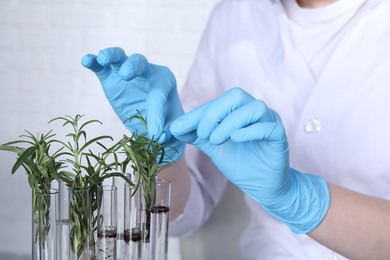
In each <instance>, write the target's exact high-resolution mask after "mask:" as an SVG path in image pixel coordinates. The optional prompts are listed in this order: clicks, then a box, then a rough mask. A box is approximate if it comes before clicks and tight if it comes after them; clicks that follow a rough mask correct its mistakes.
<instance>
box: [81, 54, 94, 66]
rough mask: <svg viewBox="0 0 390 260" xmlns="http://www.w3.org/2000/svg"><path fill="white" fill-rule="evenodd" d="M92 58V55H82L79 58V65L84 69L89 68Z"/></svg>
mask: <svg viewBox="0 0 390 260" xmlns="http://www.w3.org/2000/svg"><path fill="white" fill-rule="evenodd" d="M93 58H94V56H93V55H92V54H86V55H84V56H83V57H82V58H81V64H82V65H83V66H84V67H86V68H89V67H91V65H92V60H93Z"/></svg>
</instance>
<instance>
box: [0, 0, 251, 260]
mask: <svg viewBox="0 0 390 260" xmlns="http://www.w3.org/2000/svg"><path fill="white" fill-rule="evenodd" d="M216 2H217V0H186V1H183V0H0V143H5V142H8V141H10V140H14V139H16V138H18V136H19V135H20V134H22V133H23V131H24V130H29V131H32V132H33V133H36V132H43V131H47V130H48V129H49V128H53V126H50V127H49V126H47V121H49V120H50V119H52V118H54V117H56V116H63V115H66V114H68V115H75V114H86V115H87V117H88V118H93V119H99V120H101V121H102V122H103V123H104V126H103V127H101V128H99V129H98V128H93V129H90V134H91V135H96V134H103V133H104V134H109V135H112V136H113V137H118V138H119V137H121V136H122V134H123V133H126V130H125V129H124V128H123V127H122V125H121V122H120V121H119V120H118V119H117V117H116V116H115V114H114V112H113V111H112V109H111V107H110V106H109V104H108V102H107V101H106V99H105V97H104V94H103V91H102V90H101V89H100V85H99V83H98V81H97V79H96V78H95V76H94V75H93V74H92V73H90V72H89V71H87V70H86V69H84V68H83V67H82V66H81V65H80V59H81V57H82V56H83V55H84V54H86V53H88V52H89V53H97V52H98V51H99V50H101V49H103V48H105V47H109V46H120V47H122V48H124V50H125V51H126V52H127V53H128V54H130V53H134V52H139V53H142V54H144V55H146V56H147V57H148V59H149V61H150V62H152V63H156V64H163V65H166V66H168V67H170V69H171V70H172V71H173V73H174V74H175V75H176V78H177V82H178V86H179V88H180V87H181V86H182V85H183V83H184V81H185V77H186V74H187V72H188V70H189V67H190V65H191V62H192V59H193V57H194V54H195V51H196V48H197V45H198V42H199V39H200V36H201V32H202V30H203V29H204V26H205V24H206V22H207V18H208V16H209V14H210V12H211V9H212V7H213V6H214V5H215V3H216ZM62 131H63V130H61V129H57V132H59V133H61V132H62ZM14 161H15V156H14V155H12V154H9V153H6V152H0V252H10V253H19V254H27V255H28V254H30V250H31V249H30V243H31V194H30V193H31V192H30V189H29V187H28V184H27V178H26V175H25V174H24V173H23V172H17V173H16V174H15V175H13V176H11V174H10V170H11V167H12V164H13V163H14ZM229 194H230V195H229ZM229 196H230V197H229ZM227 198H228V199H226V201H225V202H223V203H222V205H221V206H220V207H219V209H218V210H217V212H216V213H215V214H214V215H213V216H212V217H211V220H210V221H209V223H207V225H206V226H205V227H204V228H202V229H201V230H200V231H198V232H196V233H194V234H193V235H192V236H190V237H188V238H186V239H183V240H182V244H183V246H182V248H184V249H183V250H182V251H183V255H184V256H186V254H187V256H186V258H184V257H183V258H184V259H190V255H192V257H193V258H194V259H202V258H204V259H212V258H209V257H208V256H206V255H207V254H208V253H207V252H204V251H205V250H206V249H205V248H203V249H201V247H202V244H210V243H208V242H210V241H209V240H207V237H209V238H210V239H214V240H215V239H218V234H219V237H220V238H221V239H222V240H221V241H222V242H221V246H223V245H226V243H225V244H223V243H224V242H223V239H227V238H226V236H225V235H224V232H226V230H227V228H226V227H227V226H232V224H231V223H229V222H228V224H226V222H225V224H223V223H224V222H223V221H229V216H230V213H232V214H233V213H234V211H235V210H230V211H227V212H228V214H225V213H226V211H224V206H223V205H225V204H226V205H230V203H231V202H232V201H238V203H241V197H240V193H238V191H237V190H234V189H233V190H232V189H231V190H230V191H229V193H228V194H227ZM239 207H242V206H239ZM228 208H229V206H228ZM230 209H232V208H231V207H230ZM236 217H237V216H236ZM236 217H235V218H236ZM230 219H233V216H231V217H230ZM242 220H244V222H245V216H244V218H242V219H241V220H240V221H238V222H240V223H242V222H243V221H242ZM218 223H220V224H219V227H218ZM221 223H222V224H221ZM233 226H234V225H233ZM210 227H211V228H210ZM237 227H239V225H238V226H237ZM202 230H203V231H202ZM210 230H211V231H212V234H214V235H211V236H210V232H211V231H210ZM213 230H214V231H215V232H214V231H213ZM239 230H241V229H240V228H239ZM216 232H217V233H216ZM218 232H219V233H218ZM235 232H236V233H237V230H235ZM204 233H206V234H208V235H206V236H204V235H202V234H204ZM205 237H206V238H205ZM224 237H225V238H224ZM229 241H230V242H227V243H228V244H229V243H231V244H232V246H230V247H229V246H228V247H225V251H226V253H227V255H228V256H226V257H224V258H220V259H237V258H238V252H237V248H238V245H237V241H238V240H237V238H233V239H232V240H231V239H230V240H229ZM225 242H226V241H225ZM211 243H217V242H216V241H211ZM171 244H172V245H173V246H172V247H173V251H174V253H173V254H174V255H175V257H177V259H179V258H180V257H179V249H178V248H177V246H178V244H179V243H178V240H175V241H173V242H172V243H171ZM217 245H218V243H217ZM194 248H196V250H195V249H194ZM202 250H203V251H202ZM195 251H196V252H197V253H196V252H195ZM206 251H207V250H206ZM209 256H210V255H209ZM172 259H173V258H172ZM214 259H215V258H214Z"/></svg>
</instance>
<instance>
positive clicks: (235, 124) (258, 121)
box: [171, 88, 329, 233]
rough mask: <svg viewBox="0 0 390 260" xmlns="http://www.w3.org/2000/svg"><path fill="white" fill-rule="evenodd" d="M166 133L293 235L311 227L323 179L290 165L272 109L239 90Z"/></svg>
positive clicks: (323, 195)
mask: <svg viewBox="0 0 390 260" xmlns="http://www.w3.org/2000/svg"><path fill="white" fill-rule="evenodd" d="M171 133H172V134H173V135H174V136H175V137H176V138H177V139H178V140H181V141H183V142H186V143H189V144H193V145H195V146H196V147H198V148H199V149H200V150H202V151H203V152H204V153H205V154H206V155H208V156H209V157H210V159H211V160H212V161H213V162H214V164H215V165H216V166H217V167H218V169H219V170H220V171H221V172H222V173H223V174H224V175H225V176H226V178H227V179H228V180H230V181H231V182H232V183H234V184H235V185H237V186H238V187H239V188H240V189H242V190H243V191H244V192H246V193H247V194H248V195H249V196H251V197H252V198H253V199H254V200H256V201H257V202H258V203H259V204H260V205H261V206H262V207H263V208H264V209H265V210H267V211H268V212H269V213H270V214H272V215H274V216H275V217H277V218H278V219H279V220H281V221H282V222H284V223H285V224H287V225H288V226H289V227H290V228H291V229H292V230H293V231H294V232H295V233H307V232H310V231H311V230H313V229H314V228H315V227H316V226H317V225H318V224H319V223H320V222H321V220H322V219H323V217H324V216H325V213H326V211H327V209H328V206H329V191H328V188H327V185H326V183H325V181H324V180H323V179H322V178H320V177H317V176H314V175H308V174H302V173H299V172H298V171H296V170H294V169H292V168H290V166H289V155H288V142H287V137H286V134H285V130H284V127H283V125H282V122H281V120H280V117H279V115H278V114H277V113H275V112H274V111H272V110H271V109H269V108H268V107H267V106H266V105H265V103H264V102H262V101H260V100H256V99H254V98H253V97H252V96H250V95H249V94H248V93H246V92H244V91H243V90H241V89H239V88H234V89H231V90H229V91H227V92H226V93H225V94H224V95H222V96H221V97H219V98H217V99H215V100H212V101H210V102H208V103H206V104H204V105H202V106H200V107H198V108H196V109H195V110H193V111H191V112H189V113H187V114H185V115H183V116H181V117H180V118H178V119H177V120H176V121H174V122H173V123H172V125H171Z"/></svg>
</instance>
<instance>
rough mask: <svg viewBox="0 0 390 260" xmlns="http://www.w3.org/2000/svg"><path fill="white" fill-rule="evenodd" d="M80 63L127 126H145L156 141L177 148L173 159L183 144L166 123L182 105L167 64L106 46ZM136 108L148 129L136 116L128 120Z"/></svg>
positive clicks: (181, 150)
mask: <svg viewBox="0 0 390 260" xmlns="http://www.w3.org/2000/svg"><path fill="white" fill-rule="evenodd" d="M81 63H82V64H83V65H84V67H86V68H89V69H90V70H92V71H93V72H95V73H96V76H97V77H98V79H99V80H100V83H101V84H102V86H103V90H104V93H105V95H106V97H107V99H108V101H109V102H110V104H111V106H112V107H113V109H114V111H115V112H116V114H117V115H118V116H119V118H120V119H121V120H122V122H124V124H125V126H126V128H127V129H129V130H130V131H132V132H134V131H138V133H139V134H142V133H143V132H145V131H146V130H147V131H148V134H149V137H150V138H152V137H153V136H154V138H155V139H158V141H159V143H162V144H165V145H169V146H173V147H175V148H176V149H177V150H178V152H175V151H170V153H169V155H170V156H171V157H172V159H173V160H177V159H179V158H180V156H181V155H182V154H183V151H184V144H183V143H181V142H179V141H178V140H176V139H175V138H174V137H173V136H172V135H171V133H170V131H169V127H170V125H171V123H172V121H173V120H175V119H176V118H178V117H179V116H180V115H182V114H183V108H182V106H181V103H180V99H179V96H178V92H177V88H176V79H175V77H174V75H173V74H172V72H171V71H170V70H169V69H168V68H167V67H163V66H158V65H154V64H150V63H149V62H148V61H147V59H146V58H145V57H144V56H142V55H140V54H133V55H131V56H130V57H127V55H126V54H125V52H124V51H123V50H122V49H121V48H107V49H104V50H102V51H100V52H99V54H98V55H97V56H96V55H93V54H87V55H85V56H84V57H83V58H82V60H81ZM137 110H139V111H140V112H141V114H142V115H143V117H145V118H146V121H147V127H148V129H145V128H144V127H143V125H142V124H141V123H140V122H139V121H138V120H135V119H134V120H131V121H129V120H128V119H129V118H130V117H132V116H134V115H136V114H137Z"/></svg>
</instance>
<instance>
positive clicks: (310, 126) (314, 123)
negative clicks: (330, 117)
mask: <svg viewBox="0 0 390 260" xmlns="http://www.w3.org/2000/svg"><path fill="white" fill-rule="evenodd" d="M305 131H306V133H317V132H319V131H321V122H320V121H319V120H318V119H317V118H313V119H310V120H309V121H307V122H306V125H305Z"/></svg>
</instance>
